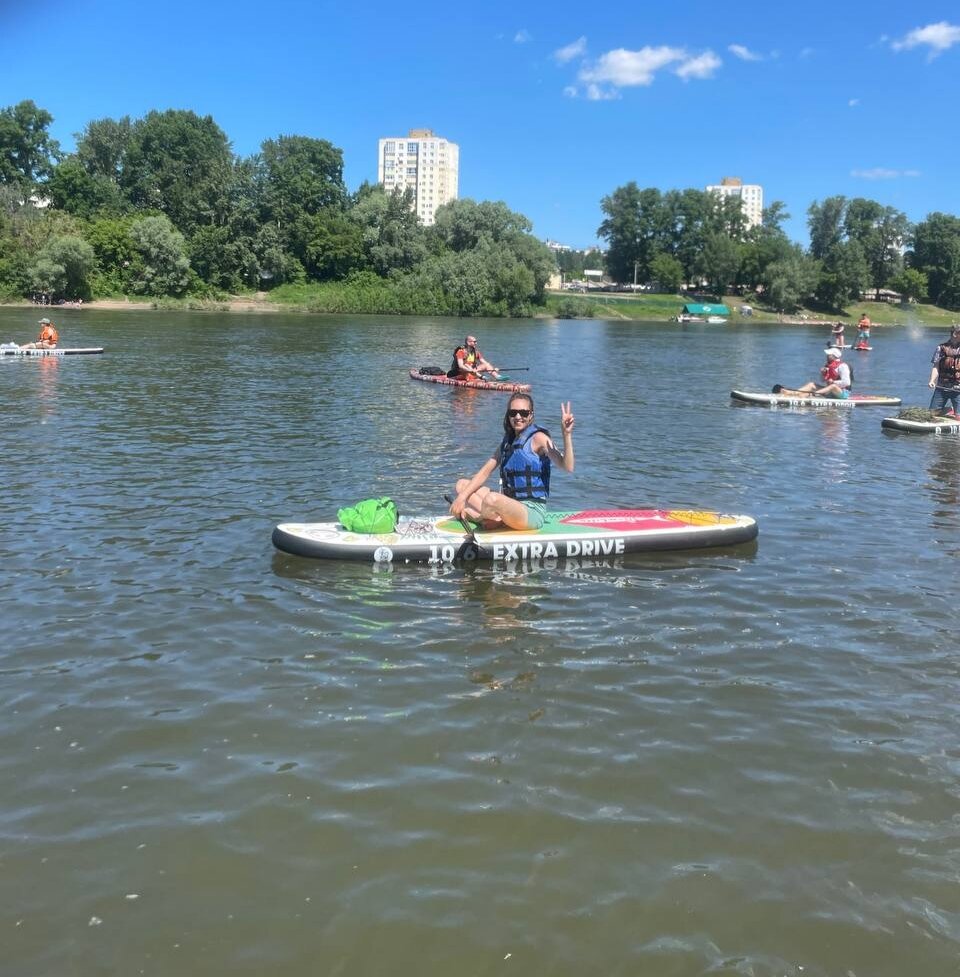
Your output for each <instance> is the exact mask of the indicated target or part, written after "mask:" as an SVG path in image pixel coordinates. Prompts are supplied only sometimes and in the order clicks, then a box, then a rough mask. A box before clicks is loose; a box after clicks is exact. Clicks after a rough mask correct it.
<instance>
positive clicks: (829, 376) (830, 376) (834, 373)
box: [822, 360, 853, 387]
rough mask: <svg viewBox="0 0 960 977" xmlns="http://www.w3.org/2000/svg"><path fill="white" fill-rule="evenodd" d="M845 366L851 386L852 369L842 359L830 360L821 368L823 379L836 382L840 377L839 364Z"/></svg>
mask: <svg viewBox="0 0 960 977" xmlns="http://www.w3.org/2000/svg"><path fill="white" fill-rule="evenodd" d="M841 365H844V366H846V368H847V370H848V371H849V373H850V386H851V387H852V386H853V370H852V369H851V368H850V364H849V363H843V361H842V360H830V362H829V363H827V365H826V366H825V367H824V368H823V371H822V372H823V379H824V380H825V381H826V382H827V383H836V382H837V381H838V380H839V379H840V376H841V374H840V366H841Z"/></svg>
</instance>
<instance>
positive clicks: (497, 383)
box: [410, 367, 530, 394]
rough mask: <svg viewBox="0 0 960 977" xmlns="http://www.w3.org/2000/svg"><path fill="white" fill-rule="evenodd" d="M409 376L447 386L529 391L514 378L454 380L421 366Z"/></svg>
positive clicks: (527, 386)
mask: <svg viewBox="0 0 960 977" xmlns="http://www.w3.org/2000/svg"><path fill="white" fill-rule="evenodd" d="M410 376H411V378H412V379H414V380H425V381H426V382H427V383H444V384H446V385H447V386H448V387H470V388H471V389H473V390H499V391H501V392H502V393H515V394H521V393H523V394H525V393H529V392H530V384H529V383H517V382H516V381H515V380H455V379H453V378H452V377H448V376H447V375H446V373H440V374H436V375H435V374H433V373H424V372H423V367H420V369H419V370H411V371H410Z"/></svg>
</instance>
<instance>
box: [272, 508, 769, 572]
mask: <svg viewBox="0 0 960 977" xmlns="http://www.w3.org/2000/svg"><path fill="white" fill-rule="evenodd" d="M756 535H757V522H756V520H755V519H753V518H751V517H750V516H733V515H725V514H723V513H719V512H702V511H699V510H693V511H691V510H688V509H587V510H583V511H580V512H549V513H548V514H547V519H546V522H545V523H544V525H543V527H542V528H541V529H536V530H527V531H519V530H515V529H498V530H493V531H485V530H482V529H478V530H477V531H476V533H475V536H474V540H475V544H474V543H472V541H471V540H470V538H469V537H468V535H467V533H466V532H465V531H464V529H463V526H461V524H460V522H459V520H457V519H454V518H453V517H452V516H450V515H449V514H448V515H444V516H431V517H428V518H424V519H405V518H402V519H401V520H400V522H399V523H398V524H397V528H396V530H395V531H394V532H392V533H384V534H383V535H379V536H373V535H366V534H363V533H354V532H348V531H347V530H346V529H344V528H343V526H341V525H340V524H339V523H336V522H314V523H292V522H287V523H281V524H280V525H279V526H277V527H276V528H275V529H274V530H273V545H274V546H275V547H276V548H277V549H279V550H283V551H284V552H285V553H292V554H294V555H295V556H306V557H312V558H315V559H330V560H365V561H367V562H373V563H451V562H453V561H455V560H494V561H509V560H530V559H548V558H553V557H561V558H566V557H605V556H619V555H621V554H623V553H641V552H645V551H652V550H685V549H699V548H701V547H708V546H732V545H735V544H737V543H745V542H748V541H749V540H751V539H754V538H755V537H756Z"/></svg>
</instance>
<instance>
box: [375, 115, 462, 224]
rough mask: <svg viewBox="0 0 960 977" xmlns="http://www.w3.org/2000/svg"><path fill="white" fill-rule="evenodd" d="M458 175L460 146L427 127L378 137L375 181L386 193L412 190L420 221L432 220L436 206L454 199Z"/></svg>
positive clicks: (427, 222)
mask: <svg viewBox="0 0 960 977" xmlns="http://www.w3.org/2000/svg"><path fill="white" fill-rule="evenodd" d="M459 179H460V147H459V146H458V145H457V144H456V143H455V142H450V141H449V140H447V139H443V138H441V137H440V136H437V135H435V134H434V133H433V131H432V130H430V129H411V130H410V133H409V135H408V136H407V137H406V138H405V139H404V138H403V137H401V136H388V137H387V138H386V139H381V140H380V158H379V160H378V162H377V182H378V183H380V184H382V185H383V188H384V189H385V190H386V191H387V192H388V193H390V192H392V191H393V190H400V191H403V190H406V189H408V188H409V189H410V190H412V191H413V198H414V210H415V211H416V212H417V217H419V218H420V222H421V223H422V224H432V223H433V220H434V215H435V214H436V212H437V208H438V207H439V206H441V204H446V203H449V202H450V201H451V200H456V199H457V190H458V185H459Z"/></svg>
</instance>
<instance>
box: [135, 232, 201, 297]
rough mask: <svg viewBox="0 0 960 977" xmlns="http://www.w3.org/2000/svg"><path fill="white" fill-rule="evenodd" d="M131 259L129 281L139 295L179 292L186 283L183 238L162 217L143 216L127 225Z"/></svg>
mask: <svg viewBox="0 0 960 977" xmlns="http://www.w3.org/2000/svg"><path fill="white" fill-rule="evenodd" d="M130 241H131V243H132V245H133V253H134V260H133V263H132V266H131V276H130V279H131V280H130V284H131V287H132V289H133V291H134V292H137V293H139V294H141V295H183V293H184V292H186V290H187V286H188V285H189V284H190V262H189V260H188V259H187V256H186V241H185V239H184V237H183V235H182V234H181V233H180V232H179V231H178V230H177V229H176V228H175V227H174V226H173V224H172V223H171V222H170V219H169V218H168V217H166V216H159V217H145V218H143V220H138V221H136V222H135V223H134V224H132V225H131V227H130Z"/></svg>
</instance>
